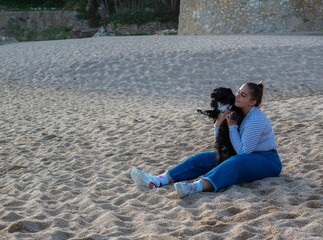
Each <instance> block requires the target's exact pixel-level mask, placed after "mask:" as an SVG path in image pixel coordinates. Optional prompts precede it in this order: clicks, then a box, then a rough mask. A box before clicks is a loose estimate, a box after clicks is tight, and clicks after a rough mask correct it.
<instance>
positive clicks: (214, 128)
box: [213, 125, 219, 140]
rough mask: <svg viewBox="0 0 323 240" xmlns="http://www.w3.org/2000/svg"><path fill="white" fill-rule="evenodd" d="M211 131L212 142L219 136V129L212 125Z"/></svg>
mask: <svg viewBox="0 0 323 240" xmlns="http://www.w3.org/2000/svg"><path fill="white" fill-rule="evenodd" d="M213 130H214V140H216V137H217V136H218V134H219V127H218V126H215V125H214V127H213Z"/></svg>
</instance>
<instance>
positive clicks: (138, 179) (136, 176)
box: [130, 168, 158, 189]
mask: <svg viewBox="0 0 323 240" xmlns="http://www.w3.org/2000/svg"><path fill="white" fill-rule="evenodd" d="M130 175H131V178H132V180H133V181H134V182H135V183H136V185H137V186H140V187H146V188H149V189H153V188H157V187H158V186H157V185H156V183H154V182H151V181H150V180H149V179H148V178H147V177H146V175H145V174H144V173H143V172H142V171H140V170H139V169H137V168H134V169H132V170H131V171H130Z"/></svg>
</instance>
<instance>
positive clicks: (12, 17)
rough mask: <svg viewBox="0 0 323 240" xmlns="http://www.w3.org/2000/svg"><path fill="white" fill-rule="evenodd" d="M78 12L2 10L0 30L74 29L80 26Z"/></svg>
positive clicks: (0, 13)
mask: <svg viewBox="0 0 323 240" xmlns="http://www.w3.org/2000/svg"><path fill="white" fill-rule="evenodd" d="M76 15H77V14H76V12H62V11H4V10H0V29H9V28H11V27H12V26H13V25H20V26H21V27H23V28H26V29H29V30H32V31H43V30H46V29H49V28H51V27H61V26H65V27H68V28H73V27H75V26H77V25H79V24H80V23H79V21H78V20H77V17H76Z"/></svg>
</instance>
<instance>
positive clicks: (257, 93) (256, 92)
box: [246, 82, 264, 107]
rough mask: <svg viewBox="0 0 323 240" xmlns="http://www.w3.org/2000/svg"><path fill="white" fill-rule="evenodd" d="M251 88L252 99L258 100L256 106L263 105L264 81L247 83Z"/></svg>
mask: <svg viewBox="0 0 323 240" xmlns="http://www.w3.org/2000/svg"><path fill="white" fill-rule="evenodd" d="M246 85H247V86H248V88H249V90H250V95H251V97H252V99H255V100H256V105H255V106H256V107H259V106H260V105H261V100H262V94H263V92H264V84H263V83H262V82H259V83H250V82H249V83H246Z"/></svg>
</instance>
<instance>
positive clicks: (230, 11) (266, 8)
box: [178, 0, 323, 34]
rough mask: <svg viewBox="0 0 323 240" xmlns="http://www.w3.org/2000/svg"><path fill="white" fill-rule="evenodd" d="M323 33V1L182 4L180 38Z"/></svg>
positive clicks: (193, 0) (188, 0) (186, 0)
mask: <svg viewBox="0 0 323 240" xmlns="http://www.w3.org/2000/svg"><path fill="white" fill-rule="evenodd" d="M292 32H297V33H323V0H182V1H181V6H180V16H179V26H178V34H238V33H292Z"/></svg>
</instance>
